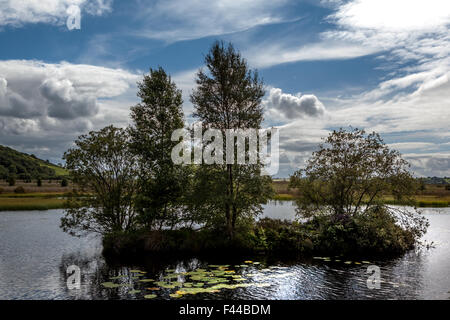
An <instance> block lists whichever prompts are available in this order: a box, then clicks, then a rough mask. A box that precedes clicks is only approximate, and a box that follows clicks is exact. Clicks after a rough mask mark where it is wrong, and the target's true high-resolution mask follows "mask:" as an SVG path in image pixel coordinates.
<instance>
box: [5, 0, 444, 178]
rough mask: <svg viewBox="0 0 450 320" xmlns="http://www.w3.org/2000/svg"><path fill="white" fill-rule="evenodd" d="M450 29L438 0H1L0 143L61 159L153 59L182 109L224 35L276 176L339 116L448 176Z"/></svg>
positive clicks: (300, 159)
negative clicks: (256, 81) (256, 98)
mask: <svg viewBox="0 0 450 320" xmlns="http://www.w3.org/2000/svg"><path fill="white" fill-rule="evenodd" d="M78 8H79V12H80V16H81V24H80V29H73V28H72V27H73V26H74V23H75V22H76V19H75V20H74V19H69V26H70V27H71V28H70V29H69V28H68V23H67V22H68V17H69V16H70V15H73V14H74V13H75V14H76V12H77V10H78ZM449 29H450V1H448V0H350V1H340V0H322V1H319V0H317V1H313V0H304V1H299V0H292V1H291V0H239V1H238V0H149V1H144V0H123V1H121V0H40V1H34V0H22V1H16V0H0V48H1V49H0V144H3V145H7V146H10V147H12V148H15V149H18V150H20V151H24V152H27V153H33V154H36V155H37V156H39V157H41V158H43V159H50V160H51V161H53V162H56V163H57V162H61V156H62V154H63V152H64V151H65V150H66V149H67V148H68V147H70V145H71V143H72V141H73V139H74V138H75V137H77V136H78V135H80V134H83V133H86V132H88V131H89V130H92V129H99V128H101V127H103V126H105V125H108V124H111V123H113V124H115V125H118V126H126V125H127V122H128V118H129V117H128V115H129V107H130V106H131V105H133V104H135V103H136V102H137V98H136V81H139V79H140V78H141V77H142V75H143V74H144V73H146V72H148V69H149V68H150V67H157V66H162V67H164V68H165V69H166V70H167V71H168V72H169V73H170V74H171V75H172V77H173V79H174V80H175V81H176V83H177V84H178V86H179V87H180V88H181V89H182V90H183V96H184V100H185V103H184V109H185V113H186V116H187V119H188V120H189V121H192V119H191V117H190V114H191V112H192V105H191V104H190V102H189V98H188V97H189V94H190V92H191V91H192V88H193V86H194V82H193V79H194V75H195V72H196V70H198V69H199V68H201V67H202V64H203V57H204V54H205V53H206V52H207V51H208V49H209V47H210V46H211V44H212V43H213V41H214V40H224V41H231V42H232V43H233V44H234V45H235V47H237V48H238V49H239V50H240V51H241V52H242V54H243V56H244V57H245V58H246V59H247V60H248V62H249V64H250V66H251V67H252V68H257V69H258V70H259V72H260V75H261V76H262V77H263V79H264V82H265V85H266V96H265V98H264V101H263V104H264V107H265V123H264V125H265V126H277V127H278V128H280V145H281V150H280V152H281V159H280V162H281V168H280V173H279V174H278V176H279V177H286V176H288V175H289V174H290V173H292V172H293V170H295V169H297V168H299V167H302V166H303V164H304V161H305V159H307V157H308V156H309V155H310V154H311V152H312V151H313V150H314V149H315V148H316V146H317V143H318V142H320V139H321V137H324V136H326V135H327V134H328V133H329V132H330V130H333V129H336V128H340V127H348V126H353V127H357V128H364V129H366V130H367V131H372V130H375V131H377V132H379V133H381V135H382V137H383V138H384V140H385V142H386V143H387V144H389V145H390V146H392V147H393V148H396V149H398V150H400V151H401V152H402V154H403V155H404V157H405V158H407V159H408V160H409V161H410V163H411V165H412V170H413V171H414V173H415V174H416V175H417V176H433V175H436V176H445V175H446V176H450V130H449V124H450V32H449V31H450V30H449Z"/></svg>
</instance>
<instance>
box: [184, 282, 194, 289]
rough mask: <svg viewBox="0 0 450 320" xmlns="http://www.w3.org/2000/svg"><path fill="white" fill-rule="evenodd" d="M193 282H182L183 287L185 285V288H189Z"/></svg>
mask: <svg viewBox="0 0 450 320" xmlns="http://www.w3.org/2000/svg"><path fill="white" fill-rule="evenodd" d="M193 285H194V284H193V283H192V282H185V283H183V287H187V288H190V287H192V286H193Z"/></svg>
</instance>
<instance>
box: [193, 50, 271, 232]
mask: <svg viewBox="0 0 450 320" xmlns="http://www.w3.org/2000/svg"><path fill="white" fill-rule="evenodd" d="M205 64H206V67H207V69H208V70H207V72H205V71H203V70H199V72H198V73H197V79H196V83H197V88H196V89H195V90H194V92H193V93H192V95H191V102H192V104H193V105H194V117H196V118H197V119H199V120H201V121H202V123H203V126H204V128H205V129H206V128H213V129H218V130H220V131H221V132H222V136H223V137H225V136H226V130H227V129H250V128H251V129H260V128H261V122H262V121H263V108H262V106H261V99H262V97H263V96H264V89H263V82H262V80H261V79H260V78H259V77H258V73H257V71H252V70H250V69H249V67H248V65H247V62H246V61H245V59H243V58H242V57H241V55H240V53H239V52H237V51H236V50H235V49H234V47H233V46H232V45H231V44H229V45H228V46H227V47H225V46H224V44H223V43H222V42H216V43H214V44H213V46H212V47H211V49H210V51H209V53H208V54H207V55H206V57H205ZM233 143H234V141H233ZM225 149H226V148H225V147H224V150H225ZM224 157H225V158H226V154H225V152H224ZM261 168H262V165H261V163H260V162H258V163H257V164H214V165H202V166H200V167H199V168H197V169H196V177H195V180H196V181H197V183H196V186H195V188H196V189H197V191H198V192H197V193H196V195H195V196H194V197H193V199H194V202H196V203H194V207H196V210H204V211H207V212H209V214H210V215H211V217H213V218H214V219H216V218H219V222H220V221H222V222H224V223H225V227H226V231H227V233H228V236H229V237H230V238H233V237H234V232H235V228H236V223H237V221H238V220H239V218H245V217H252V218H253V217H254V216H256V215H257V214H259V213H260V212H261V210H262V207H261V203H264V202H265V201H266V200H267V198H268V197H269V195H270V193H271V187H270V178H269V177H264V176H261Z"/></svg>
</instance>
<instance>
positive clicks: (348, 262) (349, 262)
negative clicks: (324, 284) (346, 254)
mask: <svg viewBox="0 0 450 320" xmlns="http://www.w3.org/2000/svg"><path fill="white" fill-rule="evenodd" d="M344 263H345V264H352V262H351V261H345V262H344Z"/></svg>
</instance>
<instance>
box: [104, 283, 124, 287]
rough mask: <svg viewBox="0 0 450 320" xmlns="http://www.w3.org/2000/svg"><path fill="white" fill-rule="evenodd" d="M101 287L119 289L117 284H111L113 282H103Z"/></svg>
mask: <svg viewBox="0 0 450 320" xmlns="http://www.w3.org/2000/svg"><path fill="white" fill-rule="evenodd" d="M102 286H104V287H105V288H117V287H120V285H119V284H117V283H113V282H103V283H102Z"/></svg>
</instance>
